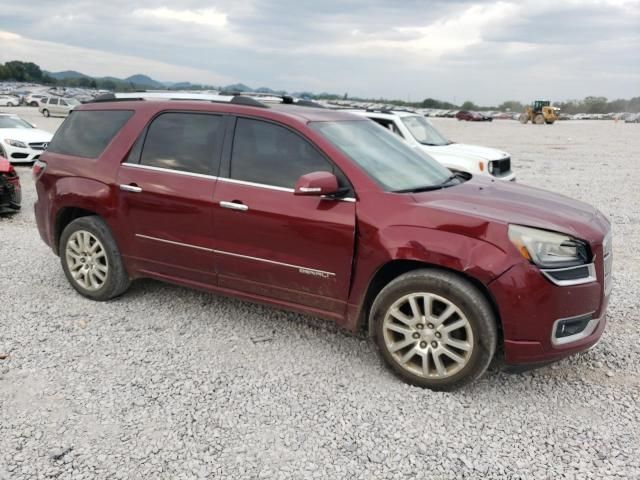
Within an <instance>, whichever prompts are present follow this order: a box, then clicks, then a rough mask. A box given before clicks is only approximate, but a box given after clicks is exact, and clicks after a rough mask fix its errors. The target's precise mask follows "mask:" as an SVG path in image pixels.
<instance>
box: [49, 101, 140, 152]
mask: <svg viewBox="0 0 640 480" xmlns="http://www.w3.org/2000/svg"><path fill="white" fill-rule="evenodd" d="M131 115H133V112H132V111H130V110H79V111H72V112H71V114H70V115H69V117H68V118H67V119H66V120H65V121H64V123H63V124H62V126H61V127H60V128H59V129H58V131H57V132H56V134H55V135H54V137H53V140H51V143H50V144H49V148H48V151H50V152H54V153H61V154H63V155H73V156H76V157H85V158H98V157H99V156H100V155H101V154H102V152H104V149H105V148H107V145H109V142H110V141H111V140H112V139H113V137H115V135H116V133H118V132H119V131H120V129H121V128H122V126H123V125H124V124H125V123H126V122H127V120H129V118H130V117H131Z"/></svg>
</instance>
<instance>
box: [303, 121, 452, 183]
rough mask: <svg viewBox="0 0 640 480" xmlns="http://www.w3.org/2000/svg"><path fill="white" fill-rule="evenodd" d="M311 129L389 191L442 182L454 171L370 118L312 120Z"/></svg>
mask: <svg viewBox="0 0 640 480" xmlns="http://www.w3.org/2000/svg"><path fill="white" fill-rule="evenodd" d="M309 126H310V127H311V128H313V129H314V130H316V131H318V132H320V133H321V134H322V135H323V136H324V137H325V138H327V140H329V141H330V142H331V143H333V144H334V145H335V146H336V147H337V148H339V149H340V150H342V152H343V153H344V154H345V155H347V156H348V157H349V158H351V160H352V161H354V162H355V163H356V164H357V165H359V166H360V168H362V169H363V170H364V171H365V172H366V173H367V174H368V175H369V176H370V177H371V178H372V179H373V180H374V181H376V183H378V184H379V185H380V186H381V187H382V188H384V189H385V190H387V191H408V190H411V189H418V188H423V187H428V186H435V185H440V184H442V183H444V182H446V181H447V179H448V178H449V177H450V175H451V172H450V171H449V170H447V169H446V168H445V167H443V166H442V165H440V164H439V163H438V162H436V161H435V160H434V159H432V158H431V157H429V156H428V155H426V154H423V153H421V152H419V151H417V150H414V149H413V148H411V147H410V146H409V145H407V144H406V143H405V142H404V141H403V140H402V139H400V138H398V136H396V135H394V134H393V133H391V132H390V131H389V130H387V129H386V128H384V127H381V126H380V125H378V124H376V123H374V122H369V121H367V120H346V121H335V122H312V123H310V124H309Z"/></svg>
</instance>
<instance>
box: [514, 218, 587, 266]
mask: <svg viewBox="0 0 640 480" xmlns="http://www.w3.org/2000/svg"><path fill="white" fill-rule="evenodd" d="M509 240H511V242H512V243H513V244H514V245H515V246H516V248H517V249H518V251H519V252H520V255H522V256H523V257H524V258H526V259H527V260H529V261H531V262H533V263H535V264H536V265H538V266H539V267H541V268H563V267H573V266H576V265H584V264H586V263H588V261H589V253H588V251H587V245H586V244H585V243H584V242H582V241H580V240H578V239H575V238H573V237H570V236H569V235H564V234H562V233H556V232H549V231H547V230H540V229H537V228H530V227H523V226H521V225H509Z"/></svg>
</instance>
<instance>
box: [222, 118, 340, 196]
mask: <svg viewBox="0 0 640 480" xmlns="http://www.w3.org/2000/svg"><path fill="white" fill-rule="evenodd" d="M318 171H323V172H332V173H334V174H336V173H337V172H336V171H335V169H334V168H333V165H331V164H330V163H329V162H328V161H327V160H326V159H325V158H324V157H323V156H322V155H321V154H320V153H319V152H318V150H316V148H315V147H313V146H312V145H311V144H310V143H309V142H308V141H306V140H305V139H303V138H301V137H300V136H299V135H297V134H295V133H293V132H292V131H290V130H288V129H287V128H284V127H281V126H279V125H274V124H273V123H268V122H263V121H260V120H252V119H248V118H239V119H238V121H237V123H236V130H235V135H234V139H233V151H232V154H231V172H230V177H231V178H234V179H236V180H244V181H247V182H254V183H261V184H265V185H273V186H276V187H284V188H294V187H295V184H296V182H297V181H298V179H299V178H300V177H301V176H302V175H306V174H307V173H311V172H318ZM337 176H338V177H340V176H339V175H337Z"/></svg>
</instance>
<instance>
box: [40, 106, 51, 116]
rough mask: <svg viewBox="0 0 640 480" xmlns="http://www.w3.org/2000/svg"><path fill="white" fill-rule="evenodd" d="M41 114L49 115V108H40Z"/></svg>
mask: <svg viewBox="0 0 640 480" xmlns="http://www.w3.org/2000/svg"><path fill="white" fill-rule="evenodd" d="M42 115H43V116H45V117H48V116H49V115H50V113H49V110H47V109H46V108H45V109H44V110H42Z"/></svg>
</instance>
